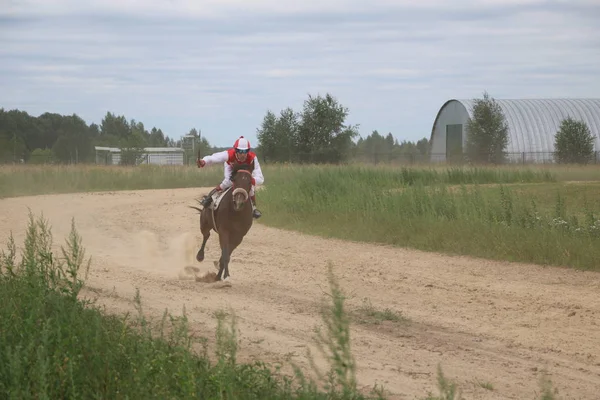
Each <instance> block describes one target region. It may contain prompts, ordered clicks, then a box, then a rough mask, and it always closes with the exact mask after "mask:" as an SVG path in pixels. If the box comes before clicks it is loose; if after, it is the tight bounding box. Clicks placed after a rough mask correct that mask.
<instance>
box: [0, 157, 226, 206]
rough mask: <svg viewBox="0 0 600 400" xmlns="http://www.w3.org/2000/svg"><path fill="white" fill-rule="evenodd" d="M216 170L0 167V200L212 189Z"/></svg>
mask: <svg viewBox="0 0 600 400" xmlns="http://www.w3.org/2000/svg"><path fill="white" fill-rule="evenodd" d="M222 179H223V170H222V169H220V168H205V169H203V170H201V171H200V170H198V169H197V168H189V167H182V166H155V165H140V166H137V167H119V166H93V165H69V166H45V165H44V166H35V165H23V166H21V165H17V166H0V198H3V197H16V196H27V195H36V194H56V193H72V192H89V191H111V190H137V189H171V188H186V187H200V186H216V185H217V184H218V183H220V182H221V180H222Z"/></svg>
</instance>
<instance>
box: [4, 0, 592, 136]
mask: <svg viewBox="0 0 600 400" xmlns="http://www.w3.org/2000/svg"><path fill="white" fill-rule="evenodd" d="M288 3H289V4H288ZM290 4H294V5H290ZM598 21H600V1H598V0H564V1H563V0H560V1H559V0H555V1H537V0H480V1H475V0H371V1H370V3H369V2H368V1H365V0H362V1H358V0H345V1H343V0H302V1H300V0H298V1H297V2H291V1H276V0H209V1H205V0H195V1H194V0H137V1H134V0H85V1H84V0H0V107H3V108H4V109H14V108H18V109H20V110H24V111H27V112H28V113H30V114H32V115H35V116H37V115H40V114H41V113H43V112H46V111H49V112H56V113H60V114H69V115H70V114H73V113H76V114H78V115H79V116H81V117H82V118H83V119H84V120H85V121H86V122H87V123H88V124H90V123H92V122H95V123H98V124H99V123H100V121H101V120H102V118H103V116H104V115H105V114H106V112H107V111H111V112H113V113H116V114H118V115H125V117H126V118H128V119H132V118H133V119H136V120H138V121H142V122H143V123H144V124H145V126H146V128H147V129H151V128H152V127H153V126H156V127H157V128H161V129H162V130H163V132H165V134H166V135H168V136H170V137H172V138H175V139H178V138H179V137H180V136H181V135H183V134H185V133H187V132H188V131H189V129H190V128H192V127H196V128H199V129H201V130H202V133H203V136H205V137H206V138H207V139H208V140H209V141H210V142H211V144H213V145H217V146H229V145H232V144H233V142H234V140H235V138H237V137H238V136H239V135H245V136H246V137H248V138H250V140H251V141H254V142H256V129H257V128H258V127H259V126H260V123H261V121H262V119H263V117H264V115H265V113H266V111H267V110H269V109H270V110H272V111H274V112H275V113H277V114H278V113H279V112H280V111H281V110H282V109H284V108H286V107H288V106H290V107H292V108H294V109H295V110H298V111H299V110H300V109H301V107H302V103H303V101H304V100H305V99H306V98H307V96H308V94H309V93H311V94H313V95H316V94H325V93H327V92H329V93H331V94H332V95H334V96H335V97H336V98H337V99H338V100H339V101H340V102H341V103H342V104H343V105H345V106H346V107H348V108H349V112H350V115H349V118H348V120H347V122H348V123H351V124H360V133H361V135H362V136H363V137H366V136H367V135H369V134H370V133H371V131H373V130H375V129H377V130H378V131H379V132H380V133H382V134H387V133H388V132H392V134H393V135H394V136H395V137H396V138H397V139H398V140H400V141H402V140H413V141H416V140H419V139H421V138H423V137H428V138H429V135H430V133H431V126H432V123H433V120H434V118H435V115H436V113H437V111H438V110H439V108H440V106H441V105H442V104H443V103H444V102H445V101H446V100H448V99H451V98H473V97H481V95H482V92H483V91H484V90H487V91H488V92H489V93H490V95H491V96H493V97H495V98H542V97H596V98H597V97H600V23H599V22H598Z"/></svg>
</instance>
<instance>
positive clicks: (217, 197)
mask: <svg viewBox="0 0 600 400" xmlns="http://www.w3.org/2000/svg"><path fill="white" fill-rule="evenodd" d="M231 188H233V186H229V187H228V188H227V189H225V190H222V191H221V192H215V193H213V195H212V196H211V197H212V201H211V203H210V204H209V206H208V208H210V209H212V210H216V209H217V208H219V204H221V200H223V197H225V193H227V192H229V191H230V190H231Z"/></svg>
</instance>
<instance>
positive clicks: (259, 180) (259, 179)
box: [252, 157, 265, 186]
mask: <svg viewBox="0 0 600 400" xmlns="http://www.w3.org/2000/svg"><path fill="white" fill-rule="evenodd" d="M252 177H253V178H254V182H255V184H256V185H257V186H258V185H262V184H263V183H264V182H265V177H264V176H263V173H262V170H261V169H260V163H259V162H258V157H254V171H252Z"/></svg>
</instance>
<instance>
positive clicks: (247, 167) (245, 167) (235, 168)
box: [229, 164, 254, 180]
mask: <svg viewBox="0 0 600 400" xmlns="http://www.w3.org/2000/svg"><path fill="white" fill-rule="evenodd" d="M242 169H243V170H246V171H248V172H252V171H254V165H249V164H235V165H234V166H233V169H232V171H231V176H230V178H229V179H231V180H233V178H234V177H235V174H236V173H237V172H238V171H239V170H242Z"/></svg>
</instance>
